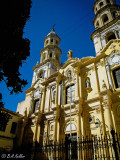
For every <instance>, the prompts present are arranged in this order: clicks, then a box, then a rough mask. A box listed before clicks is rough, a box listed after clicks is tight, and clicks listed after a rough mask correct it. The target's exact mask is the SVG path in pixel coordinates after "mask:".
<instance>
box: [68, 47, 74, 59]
mask: <svg viewBox="0 0 120 160" xmlns="http://www.w3.org/2000/svg"><path fill="white" fill-rule="evenodd" d="M67 54H68V59H71V58H73V52H72V50H70V49H69V51H68V53H67Z"/></svg>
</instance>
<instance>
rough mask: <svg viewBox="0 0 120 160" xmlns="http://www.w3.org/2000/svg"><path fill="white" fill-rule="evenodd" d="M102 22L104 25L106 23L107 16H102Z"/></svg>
mask: <svg viewBox="0 0 120 160" xmlns="http://www.w3.org/2000/svg"><path fill="white" fill-rule="evenodd" d="M102 20H103V23H106V22H107V21H108V16H107V14H104V15H103V16H102Z"/></svg>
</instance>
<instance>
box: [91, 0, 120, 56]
mask: <svg viewBox="0 0 120 160" xmlns="http://www.w3.org/2000/svg"><path fill="white" fill-rule="evenodd" d="M93 11H94V13H95V17H94V20H93V25H94V26H95V31H94V32H93V33H92V35H91V39H92V41H93V43H94V46H95V51H96V56H98V55H100V51H101V50H102V49H103V48H104V47H105V46H106V44H107V43H108V41H110V40H112V39H120V6H119V5H117V4H116V3H115V0H96V1H95V3H94V7H93Z"/></svg>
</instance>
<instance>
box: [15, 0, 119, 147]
mask: <svg viewBox="0 0 120 160" xmlns="http://www.w3.org/2000/svg"><path fill="white" fill-rule="evenodd" d="M93 10H94V12H95V18H94V20H93V24H94V26H95V31H94V32H93V33H92V35H91V39H92V41H93V43H94V46H95V51H96V56H95V57H84V58H82V59H79V58H73V56H74V53H73V52H72V50H69V51H68V53H67V54H68V59H67V61H66V62H65V65H64V66H63V65H62V64H60V58H61V53H62V51H61V49H60V48H59V44H60V38H59V37H58V35H57V34H56V33H55V30H54V28H53V30H52V31H51V32H50V33H49V34H48V35H47V36H46V37H45V39H44V48H43V49H42V50H41V53H40V63H39V62H37V64H36V66H35V67H33V78H32V85H31V87H30V88H29V89H28V90H26V91H25V93H26V97H25V100H24V101H22V102H20V103H19V104H18V107H17V112H19V113H20V114H22V115H24V118H23V123H22V126H21V134H20V137H19V145H21V144H27V143H33V144H34V143H35V142H36V141H37V142H38V143H39V144H44V143H46V142H47V143H54V142H59V141H62V140H63V141H64V140H65V138H66V136H67V137H69V136H73V137H74V138H75V139H76V141H77V140H78V139H79V138H80V139H81V138H82V137H83V136H84V137H85V136H89V135H90V136H93V137H94V136H95V135H96V134H97V135H101V134H103V135H105V134H109V133H110V131H111V130H112V129H114V130H115V131H116V132H118V133H120V6H118V5H116V4H115V1H114V0H96V1H95V3H94V7H93Z"/></svg>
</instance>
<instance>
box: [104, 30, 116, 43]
mask: <svg viewBox="0 0 120 160" xmlns="http://www.w3.org/2000/svg"><path fill="white" fill-rule="evenodd" d="M106 37H107V42H108V41H110V40H112V39H116V36H115V34H114V33H113V32H110V33H109V34H107V36H106Z"/></svg>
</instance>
